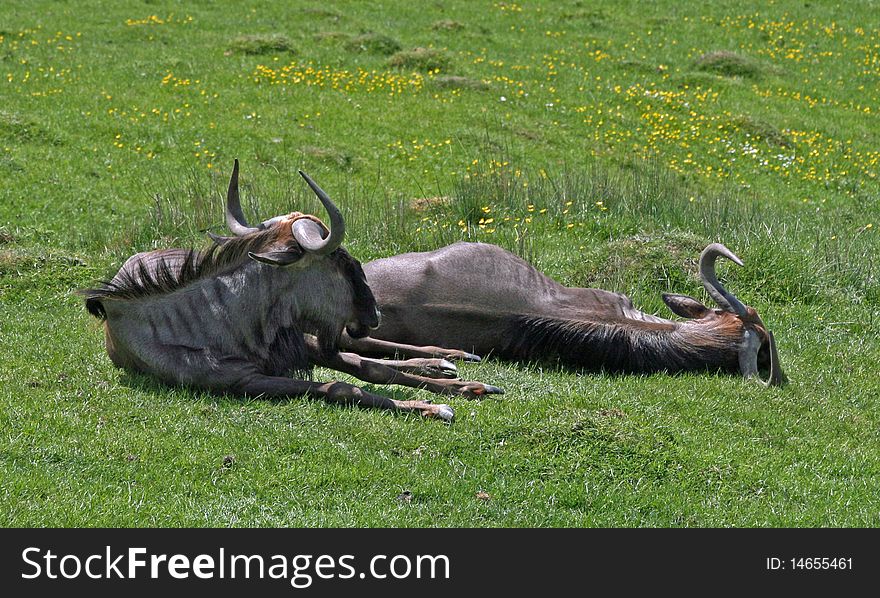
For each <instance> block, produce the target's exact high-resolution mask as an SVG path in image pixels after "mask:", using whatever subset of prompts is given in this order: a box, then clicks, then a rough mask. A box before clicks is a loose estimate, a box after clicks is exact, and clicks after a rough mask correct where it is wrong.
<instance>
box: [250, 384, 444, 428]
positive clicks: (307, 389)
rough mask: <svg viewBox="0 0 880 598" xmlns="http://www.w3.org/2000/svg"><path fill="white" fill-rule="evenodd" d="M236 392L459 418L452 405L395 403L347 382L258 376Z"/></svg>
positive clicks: (417, 402) (410, 402) (423, 402)
mask: <svg viewBox="0 0 880 598" xmlns="http://www.w3.org/2000/svg"><path fill="white" fill-rule="evenodd" d="M236 390H238V391H239V392H241V393H243V394H246V395H249V396H270V397H292V396H313V397H318V398H320V399H323V400H325V401H327V402H329V403H343V404H346V405H359V406H362V407H376V408H379V409H395V410H398V411H417V412H419V413H421V414H422V415H424V416H426V417H436V418H439V419H442V420H444V421H452V419H453V418H454V417H455V412H454V411H453V410H452V407H450V406H449V405H441V404H433V403H429V402H428V401H395V400H394V399H389V398H388V397H383V396H379V395H374V394H372V393H369V392H367V391H365V390H364V389H362V388H358V387H357V386H353V385H351V384H346V383H345V382H310V381H305V380H295V379H293V378H284V377H279V376H264V375H261V374H255V375H253V376H250V377H248V378H246V379H244V380H241V381H240V382H239V383H238V384H237V385H236Z"/></svg>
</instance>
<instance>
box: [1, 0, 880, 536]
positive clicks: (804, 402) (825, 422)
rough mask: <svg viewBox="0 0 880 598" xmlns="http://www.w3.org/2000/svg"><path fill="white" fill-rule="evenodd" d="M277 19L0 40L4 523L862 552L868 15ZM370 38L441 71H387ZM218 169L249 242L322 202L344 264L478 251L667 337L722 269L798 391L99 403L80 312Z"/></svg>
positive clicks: (874, 321) (869, 176) (531, 7)
mask: <svg viewBox="0 0 880 598" xmlns="http://www.w3.org/2000/svg"><path fill="white" fill-rule="evenodd" d="M283 6H284V5H283V3H270V2H265V3H263V2H238V3H235V8H232V7H230V8H228V9H222V7H218V6H217V5H215V4H213V3H211V4H209V3H204V4H196V5H194V6H193V7H191V8H190V9H188V11H187V12H181V9H180V8H179V7H177V6H176V5H173V4H163V3H161V2H150V3H144V4H142V5H132V4H131V3H122V2H118V3H115V2H105V3H101V5H100V8H99V9H94V10H85V11H84V10H83V9H82V8H81V7H80V6H79V5H73V4H70V3H46V6H45V7H44V9H39V8H37V7H34V3H31V2H29V3H24V2H20V3H16V2H5V3H3V6H2V7H0V23H2V24H3V25H2V31H0V35H2V36H3V39H2V42H0V76H2V77H4V78H3V79H0V99H2V102H0V105H2V107H0V177H2V181H3V183H4V184H3V186H2V191H0V198H2V200H0V226H2V229H0V355H2V357H0V360H2V361H0V499H2V502H3V504H4V509H2V511H0V523H2V524H4V525H219V526H223V525H394V526H405V525H413V526H425V525H458V526H462V525H464V526H469V525H574V526H580V525H603V526H607V525H624V526H629V525H661V526H665V525H695V526H709V525H798V526H806V525H876V524H877V523H878V519H880V501H878V498H877V495H876V490H875V489H876V487H877V485H878V484H877V475H878V471H880V454H878V451H877V448H876V447H877V446H878V442H877V441H878V438H877V430H878V429H880V427H878V423H880V422H878V419H880V413H878V403H877V399H876V397H877V395H878V384H877V381H876V372H877V363H878V359H880V343H878V341H877V340H876V339H877V338H878V328H880V325H878V314H880V310H878V301H880V284H878V276H877V275H878V267H877V263H876V255H877V253H878V252H877V249H878V242H877V236H876V235H877V234H876V227H880V218H878V193H877V188H876V173H877V160H878V152H877V149H876V148H877V147H878V146H880V139H878V130H880V128H878V126H877V113H878V111H880V102H878V92H877V89H878V86H877V84H876V83H877V78H878V76H880V70H878V68H880V67H878V65H880V57H878V54H877V44H878V39H880V30H878V25H877V23H876V22H873V21H872V20H871V19H872V18H873V15H872V13H871V10H870V8H869V7H861V6H859V5H852V4H847V5H846V6H845V8H841V7H840V6H837V5H834V4H832V3H811V7H810V8H809V9H806V8H804V6H803V3H800V2H791V3H790V2H777V3H774V4H771V5H767V4H766V3H763V2H761V3H754V4H753V5H751V6H737V7H736V8H735V9H733V8H726V5H725V4H724V3H717V4H712V5H707V3H704V4H702V5H700V6H699V8H697V7H691V6H689V5H687V4H682V3H677V2H676V3H673V2H670V3H663V2H659V3H650V4H649V5H647V6H643V5H641V4H636V3H632V4H628V3H618V4H617V5H615V6H614V7H611V6H610V5H608V6H605V7H602V8H597V7H594V6H592V5H591V4H590V3H559V4H556V3H554V4H553V5H543V4H541V3H521V4H513V3H491V2H487V3H473V2H455V3H444V5H443V8H441V7H439V6H433V5H429V6H427V7H426V6H417V5H416V4H415V3H401V4H400V5H399V6H398V5H396V4H395V3H390V2H369V3H338V4H334V3H332V2H329V3H321V4H317V3H315V4H304V5H303V6H302V8H301V9H300V10H292V9H290V8H284V7H283ZM151 15H152V16H153V17H152V18H151ZM441 21H446V23H445V24H438V22H441ZM448 21H454V22H455V23H458V24H460V25H461V27H457V26H456V25H455V24H454V23H453V24H450V23H449V22H448ZM365 33H379V34H384V35H387V36H390V37H391V38H393V39H394V40H396V41H397V42H398V43H399V44H400V46H401V47H402V48H403V49H411V48H413V47H416V46H423V47H432V48H434V49H437V50H440V51H441V52H442V53H443V54H442V55H443V56H445V58H446V60H447V65H446V66H445V67H444V69H442V70H441V71H440V72H437V73H434V72H430V73H428V72H424V71H421V72H420V71H419V70H418V65H416V66H415V67H413V68H404V69H402V70H401V69H395V68H393V67H391V66H389V64H388V61H389V57H388V56H386V55H384V54H381V53H371V52H370V51H364V52H359V51H357V50H352V49H351V46H349V45H347V42H348V41H350V40H351V39H352V38H354V37H357V36H359V35H362V34H365ZM245 35H251V36H269V37H257V38H256V39H255V38H253V37H252V38H249V39H241V36H245ZM68 38H69V39H68ZM367 41H369V40H367ZM358 43H359V44H361V45H363V46H364V47H370V46H369V44H368V43H367V42H365V41H364V40H361V41H359V42H358ZM716 51H727V52H729V53H730V52H732V53H734V54H733V55H730V54H727V55H725V54H720V55H715V56H714V58H715V60H712V59H711V58H712V57H711V56H710V57H705V56H704V55H705V54H707V53H710V52H716ZM248 52H256V53H248ZM701 57H703V58H702V59H701ZM719 58H720V59H719ZM359 69H360V70H359ZM731 74H732V75H733V76H731ZM447 75H455V76H458V77H463V78H464V79H457V80H452V81H449V80H446V79H444V78H443V77H445V76H447ZM450 85H451V87H450ZM392 91H393V92H394V93H393V94H392ZM502 97H503V98H504V100H503V101H502V100H501V98H502ZM233 157H239V158H241V159H242V163H243V175H244V189H245V198H246V200H249V201H251V202H252V206H251V207H252V208H253V211H252V212H250V213H255V212H256V211H259V213H260V215H261V216H268V215H272V214H275V213H278V212H281V211H286V210H288V209H290V207H291V205H294V206H296V207H301V206H305V207H306V208H307V209H311V210H316V209H317V208H316V203H315V202H314V201H313V200H312V199H311V198H309V197H308V196H307V195H306V194H305V193H304V192H303V190H302V189H301V184H300V182H299V181H298V180H297V177H296V176H295V169H297V168H303V169H305V170H306V171H308V172H309V173H310V174H312V176H314V177H315V178H316V179H317V180H318V181H320V182H321V184H322V185H323V186H324V187H325V188H326V189H328V190H329V191H331V194H332V195H333V196H334V197H337V198H338V199H339V203H340V205H342V206H343V208H344V209H345V210H346V212H347V214H348V216H349V219H350V222H351V225H350V230H351V231H352V234H351V239H350V240H349V241H348V242H347V246H348V247H349V249H350V250H351V251H352V253H354V254H355V255H357V256H358V257H360V258H361V259H364V260H366V259H370V258H372V257H376V256H381V255H388V254H391V253H393V252H396V251H403V250H410V249H413V248H430V247H436V246H438V245H440V244H442V243H445V242H450V241H452V240H455V239H459V238H470V239H480V240H486V241H492V242H497V243H500V244H502V245H504V246H506V247H508V248H510V249H513V250H516V251H518V252H519V253H521V254H523V255H525V256H527V257H529V258H530V259H532V260H533V261H534V262H535V263H537V264H538V265H540V267H541V268H542V269H544V270H545V271H547V272H548V273H550V274H551V275H553V276H555V277H557V278H559V279H560V280H563V281H565V282H566V283H569V284H580V285H584V284H589V285H595V286H602V287H605V288H611V289H615V290H620V291H624V292H627V293H628V294H630V295H631V296H633V298H634V299H635V300H636V302H637V304H638V305H640V306H643V307H644V308H646V309H648V310H652V311H655V312H657V313H665V310H664V308H663V306H662V304H661V303H660V301H659V293H660V292H662V291H665V290H672V291H675V292H687V293H691V294H695V295H698V296H702V295H701V290H700V289H699V284H698V283H697V282H696V280H695V278H694V275H693V271H692V268H693V258H694V257H695V256H696V255H697V252H698V251H699V249H700V248H701V246H702V245H703V244H705V243H706V242H707V241H710V240H721V241H723V242H724V243H726V244H727V245H728V246H729V247H731V248H732V249H734V250H735V251H736V252H737V253H738V254H739V255H740V256H741V257H743V258H744V259H745V261H746V268H744V269H736V271H734V269H733V268H732V267H731V268H726V267H725V270H724V271H723V274H725V278H726V280H727V281H728V283H729V286H730V287H731V288H733V289H735V290H736V292H738V293H739V294H740V296H741V297H742V298H743V300H745V301H746V302H747V303H749V304H751V305H753V306H755V307H756V308H757V309H758V310H759V312H760V313H761V314H762V316H763V317H764V319H765V321H767V322H769V323H771V325H772V326H773V328H774V330H775V331H776V336H777V338H778V339H779V342H780V351H781V352H782V357H783V360H784V365H785V367H786V370H787V373H788V374H789V376H790V378H791V380H792V384H791V385H789V386H788V387H786V388H784V389H777V390H772V391H763V390H760V389H757V388H754V387H753V386H752V385H751V384H748V383H745V382H742V381H740V380H736V379H730V378H726V377H715V376H682V377H668V376H652V377H648V378H641V377H610V376H604V375H577V374H572V373H566V372H559V371H556V370H555V369H553V368H550V367H546V366H545V367H541V366H537V365H535V366H523V365H511V364H503V363H498V362H494V361H488V362H486V363H483V364H479V365H473V364H465V365H463V366H462V370H463V371H464V374H465V375H466V376H467V377H470V378H473V379H481V380H485V381H487V382H496V383H498V382H499V381H503V383H504V384H503V385H504V387H505V389H506V390H507V394H506V395H505V396H504V398H503V399H502V400H487V401H485V402H482V403H468V402H465V401H463V400H455V399H453V401H452V402H453V404H454V406H455V407H456V409H457V415H458V418H457V421H456V422H455V424H453V425H452V426H444V425H439V424H438V423H437V422H432V421H422V420H420V419H419V418H417V417H409V416H395V415H391V414H388V413H378V412H370V411H362V410H356V409H342V408H334V407H329V406H325V405H323V404H318V403H314V402H308V401H302V400H291V401H283V402H269V401H247V402H244V401H241V400H239V399H238V398H235V397H229V398H217V397H212V396H206V395H201V394H199V393H193V392H190V391H184V390H179V389H168V388H163V387H161V386H158V385H155V384H153V383H151V382H150V381H148V380H144V379H140V378H133V377H130V376H127V375H126V374H123V373H121V372H119V371H117V370H115V369H114V368H113V367H112V366H111V364H110V363H109V360H108V359H107V358H106V356H105V354H104V352H103V349H102V339H101V332H100V330H99V328H98V327H97V326H96V325H95V324H94V323H93V322H92V321H91V320H90V318H89V317H88V316H87V314H85V311H84V310H83V309H82V306H81V303H80V301H79V300H78V299H77V298H76V297H74V296H72V294H71V291H72V290H73V289H76V288H80V287H83V286H86V285H88V284H90V283H92V282H93V281H94V280H96V279H99V278H101V277H103V276H105V275H106V274H107V273H108V272H110V271H111V269H112V268H113V267H114V266H118V264H119V263H120V261H121V260H122V259H124V257H126V256H127V255H129V254H130V253H132V252H133V251H135V250H141V249H145V248H148V247H151V246H169V245H172V244H182V245H187V244H199V243H201V242H202V241H201V238H202V236H201V233H200V230H202V229H204V228H205V227H208V226H219V225H220V224H221V223H222V217H221V212H220V207H221V200H220V194H219V192H220V189H221V188H222V186H223V184H224V182H225V181H224V179H225V177H226V176H228V170H229V165H230V163H231V159H232V158H233ZM155 194H159V196H158V198H156V197H155ZM439 196H447V197H449V199H448V200H445V201H446V202H448V203H441V204H439V205H436V206H435V207H430V205H432V204H431V202H428V204H429V207H428V208H423V207H419V208H418V209H413V208H412V207H411V203H412V200H414V199H419V198H431V197H439ZM569 202H570V203H569ZM600 202H601V203H600ZM424 203H425V202H422V203H421V204H420V205H423V204H424ZM542 210H544V211H543V212H542ZM490 219H491V222H490V221H489V220H490ZM316 375H317V376H320V377H322V378H329V377H331V376H333V374H332V373H330V372H326V371H319V372H317V374H316ZM376 390H379V391H380V392H383V393H386V394H391V395H393V396H395V397H400V398H402V397H412V396H417V395H419V394H420V393H416V392H413V391H408V390H399V389H385V388H382V389H376ZM403 490H410V491H411V492H412V493H413V499H412V502H409V503H402V502H398V501H397V499H396V497H397V495H398V494H399V493H400V492H401V491H403ZM480 490H483V491H485V492H488V493H489V494H490V496H491V498H490V499H489V500H488V501H485V500H480V499H478V498H476V496H475V494H476V492H477V491H480Z"/></svg>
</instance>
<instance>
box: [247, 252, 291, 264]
mask: <svg viewBox="0 0 880 598" xmlns="http://www.w3.org/2000/svg"><path fill="white" fill-rule="evenodd" d="M302 256H303V253H302V252H301V251H267V252H265V253H254V252H252V251H248V257H249V258H251V259H252V260H254V261H256V262H262V263H263V264H269V265H270V266H289V265H290V264H293V263H296V262H297V261H299V260H300V258H302Z"/></svg>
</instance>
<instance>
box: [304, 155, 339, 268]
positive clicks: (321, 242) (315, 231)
mask: <svg viewBox="0 0 880 598" xmlns="http://www.w3.org/2000/svg"><path fill="white" fill-rule="evenodd" d="M299 173H300V175H302V178H304V179H305V180H306V183H308V185H309V187H311V188H312V191H314V192H315V195H317V196H318V199H320V200H321V203H322V204H323V206H324V209H325V210H327V214H328V215H329V216H330V234H329V235H327V238H326V239H324V238H322V237H321V233H322V232H323V231H321V230H320V227H319V226H317V224H315V223H314V222H311V221H309V220H307V219H300V220H297V221H296V222H294V224H293V227H292V229H293V236H294V238H295V239H296V240H297V242H298V243H299V244H300V246H301V247H302V248H303V249H305V250H306V251H308V252H309V253H316V254H318V255H327V254H328V253H331V252H333V251H335V250H336V249H337V248H338V247H339V246H340V245H342V239H343V237H344V236H345V219H344V218H343V217H342V214H341V213H340V212H339V209H338V208H337V207H336V205H335V204H334V203H333V201H331V199H330V198H329V197H328V196H327V194H326V193H324V190H323V189H321V188H320V187H319V186H318V185H317V184H316V183H315V181H313V180H312V179H311V178H309V175H307V174H306V173H304V172H303V171H302V170H300V171H299ZM307 223H310V224H307Z"/></svg>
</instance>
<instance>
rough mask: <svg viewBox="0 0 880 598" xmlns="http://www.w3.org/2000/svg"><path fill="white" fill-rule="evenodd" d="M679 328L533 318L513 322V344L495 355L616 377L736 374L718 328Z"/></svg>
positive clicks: (729, 345)
mask: <svg viewBox="0 0 880 598" xmlns="http://www.w3.org/2000/svg"><path fill="white" fill-rule="evenodd" d="M693 334H696V335H698V337H699V338H694V337H693V336H692V335H691V334H690V333H685V332H683V331H681V329H679V330H663V329H659V328H658V329H650V328H643V327H639V326H638V325H636V324H634V323H628V322H626V321H621V322H607V323H606V322H588V321H572V320H558V319H554V318H542V317H533V316H520V317H516V318H514V319H513V321H512V322H511V324H510V329H509V331H508V337H509V338H511V339H512V340H511V341H510V342H509V343H508V344H507V345H506V346H504V347H502V348H501V350H500V351H499V355H500V356H501V357H504V358H508V359H517V360H523V359H524V360H534V361H539V360H544V359H546V358H547V357H548V356H549V357H550V358H551V359H557V360H559V362H561V363H562V364H563V365H565V366H568V367H575V368H584V369H589V370H594V371H595V370H599V369H603V370H605V371H609V372H616V373H652V372H661V371H662V372H683V371H694V370H724V371H734V372H735V371H738V362H737V356H736V355H737V353H736V349H735V347H736V342H737V341H736V336H735V335H731V336H730V338H727V335H725V334H724V330H723V328H720V329H718V330H714V331H710V330H698V331H694V333H693Z"/></svg>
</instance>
